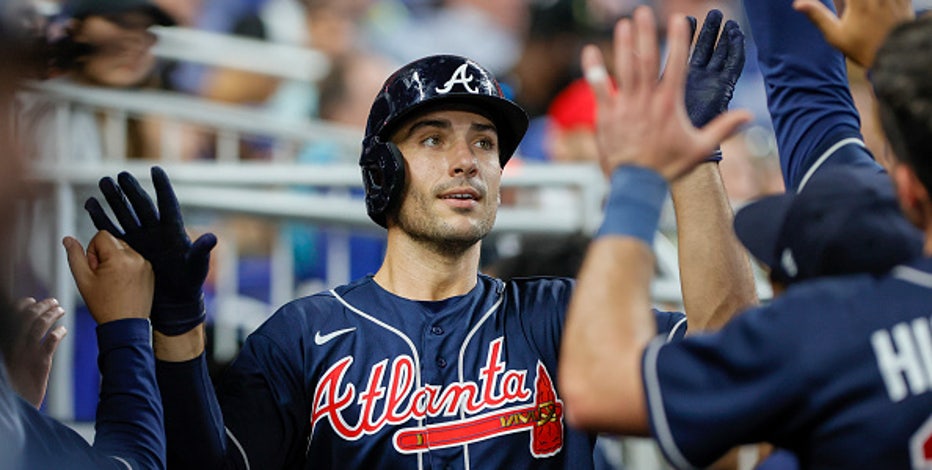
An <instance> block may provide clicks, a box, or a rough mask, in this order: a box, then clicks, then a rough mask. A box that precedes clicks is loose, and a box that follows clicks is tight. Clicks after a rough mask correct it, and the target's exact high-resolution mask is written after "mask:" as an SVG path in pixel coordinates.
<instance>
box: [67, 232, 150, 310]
mask: <svg viewBox="0 0 932 470" xmlns="http://www.w3.org/2000/svg"><path fill="white" fill-rule="evenodd" d="M62 244H63V245H64V246H65V251H66V252H67V253H68V266H69V267H70V268H71V274H72V276H74V280H75V283H76V284H77V285H78V291H79V292H81V297H83V298H84V303H85V304H86V305H87V308H88V310H90V311H91V316H92V317H94V321H96V322H97V323H98V324H102V323H107V322H111V321H114V320H122V319H124V318H149V311H150V309H151V308H152V291H153V288H154V284H155V277H154V275H153V273H152V266H151V265H150V264H149V262H148V261H146V260H145V258H143V257H142V256H141V255H140V254H139V253H136V252H135V251H133V249H132V248H130V247H129V245H127V244H126V243H125V242H123V241H122V240H118V239H117V238H115V237H114V236H113V235H111V234H109V233H107V232H105V231H100V232H97V235H95V236H94V238H92V239H91V242H90V243H88V245H87V252H85V251H84V248H83V247H82V246H81V243H80V242H78V241H77V240H75V239H74V238H72V237H65V239H64V240H62Z"/></svg>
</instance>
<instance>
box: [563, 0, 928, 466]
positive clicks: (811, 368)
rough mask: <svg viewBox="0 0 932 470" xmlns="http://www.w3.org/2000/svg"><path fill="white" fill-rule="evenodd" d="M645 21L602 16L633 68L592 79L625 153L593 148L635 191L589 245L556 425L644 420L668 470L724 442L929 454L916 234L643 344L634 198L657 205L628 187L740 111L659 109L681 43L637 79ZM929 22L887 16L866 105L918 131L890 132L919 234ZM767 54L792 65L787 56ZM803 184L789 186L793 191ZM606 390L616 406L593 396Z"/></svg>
mask: <svg viewBox="0 0 932 470" xmlns="http://www.w3.org/2000/svg"><path fill="white" fill-rule="evenodd" d="M746 3H747V5H746V7H747V11H748V15H749V17H750V18H751V21H752V25H753V26H754V27H755V28H756V27H757V25H758V24H762V23H765V22H766V23H768V24H770V25H771V26H770V27H771V28H773V30H774V31H777V30H778V29H779V30H780V31H782V32H783V34H784V35H785V36H787V39H786V40H787V41H789V42H793V41H796V40H798V41H800V44H805V47H807V48H815V49H818V48H821V47H822V45H820V44H819V43H821V42H822V41H823V40H822V38H821V36H820V35H819V34H818V31H816V30H815V28H814V27H813V26H812V25H810V24H808V22H807V21H806V19H805V17H804V16H803V15H801V14H798V13H796V12H793V11H792V10H791V9H790V4H789V2H785V1H773V2H746ZM752 4H753V5H752ZM758 15H761V16H758ZM763 15H767V16H763ZM649 17H650V13H649V11H648V10H646V9H640V10H639V11H638V12H636V14H635V21H634V25H632V24H631V23H630V22H625V23H624V24H622V25H621V26H619V28H618V29H616V31H617V32H618V33H617V35H616V47H620V48H621V49H622V50H623V52H621V53H618V54H616V56H617V57H616V66H618V67H620V68H624V66H625V65H626V64H629V63H635V64H636V65H638V66H639V68H640V72H641V73H637V72H632V73H629V74H628V75H627V76H626V77H625V78H626V79H625V80H622V86H621V87H620V89H621V90H625V89H627V90H629V91H628V92H624V91H622V92H620V93H618V94H611V93H609V92H608V90H607V87H605V86H604V84H603V85H602V87H601V88H599V90H600V93H599V96H600V98H601V99H600V101H599V105H600V107H605V108H608V109H609V110H610V111H609V113H608V115H611V116H613V118H612V119H606V120H604V121H603V123H602V126H603V127H602V130H603V131H604V132H607V133H609V134H611V135H612V136H613V138H615V139H617V142H618V143H619V147H618V148H624V149H625V150H624V151H618V152H614V153H611V154H606V155H604V156H603V158H605V159H606V160H607V162H608V163H609V164H610V165H611V166H612V167H613V168H615V173H614V175H613V178H614V179H613V187H612V193H613V197H615V198H618V200H622V201H626V200H627V201H631V200H634V201H638V202H640V203H641V204H640V205H637V206H636V205H634V204H626V205H622V204H619V205H616V206H614V207H609V210H613V211H615V213H607V214H606V217H607V218H609V217H627V218H628V220H635V221H636V222H635V223H634V224H631V225H630V226H628V227H619V228H617V229H616V230H615V231H614V232H613V233H612V235H605V236H603V237H600V238H599V239H598V240H596V241H594V242H593V246H592V249H591V251H590V253H589V256H588V257H587V259H586V261H585V262H584V266H583V269H582V271H581V273H580V277H579V282H578V286H577V289H576V291H575V293H574V296H573V300H572V302H571V306H570V313H569V317H568V319H567V321H568V323H567V331H566V333H565V335H564V347H563V350H562V356H561V366H562V369H561V370H562V374H561V376H560V384H561V385H562V388H561V390H562V391H563V398H564V400H565V403H566V405H567V407H566V410H567V416H568V418H569V420H570V422H571V423H575V424H579V425H582V426H584V427H586V428H589V429H606V430H612V431H618V432H623V433H629V434H646V433H648V432H649V431H650V432H651V433H652V434H653V435H655V436H656V437H657V438H658V441H659V442H660V444H661V447H662V449H663V451H664V454H665V455H666V457H667V458H668V459H669V460H670V461H671V462H672V463H673V464H674V465H676V466H677V467H683V468H692V467H696V466H702V465H705V464H707V463H709V462H711V461H712V460H714V459H715V458H716V457H717V456H718V455H720V454H721V453H722V452H724V451H725V450H727V449H729V448H730V447H732V446H733V445H736V444H741V443H748V442H758V441H768V442H772V443H774V444H775V445H777V446H779V447H783V448H786V449H789V450H791V451H793V452H795V453H796V454H797V456H798V457H799V459H800V463H801V465H802V466H803V467H805V468H929V466H930V461H932V456H930V454H929V449H930V448H932V444H930V442H932V439H930V435H932V433H930V429H932V424H930V423H932V421H930V419H929V410H930V409H932V394H930V393H929V391H930V387H932V381H930V380H929V378H930V377H932V375H930V373H929V371H930V370H932V368H930V366H932V362H930V361H929V358H930V357H932V355H930V354H928V352H929V351H932V334H930V330H932V326H930V319H929V316H928V309H927V305H928V302H929V299H930V298H932V295H930V291H929V287H930V286H932V283H930V282H929V280H930V279H932V276H930V274H932V262H930V260H929V259H928V256H929V255H930V251H929V249H928V246H929V240H928V237H927V236H926V239H925V241H924V246H925V249H924V252H923V255H922V256H920V257H917V258H914V259H913V260H910V261H908V262H906V263H904V264H901V265H899V266H897V267H896V268H894V269H893V270H892V271H890V272H889V273H886V274H882V275H873V274H862V275H854V276H847V277H838V278H825V279H819V280H812V281H808V282H804V283H800V284H797V285H794V286H793V287H791V288H790V289H789V290H788V291H787V292H786V293H785V294H784V295H782V296H781V297H780V298H778V299H776V300H774V301H773V302H772V303H771V304H770V305H767V306H764V307H761V308H757V309H752V310H749V311H746V312H744V313H742V314H740V315H737V316H735V317H734V319H733V320H732V321H731V322H730V323H729V324H728V325H727V326H726V327H725V328H723V329H722V330H721V332H719V333H713V334H709V335H703V336H696V337H693V338H686V339H684V340H683V341H681V342H677V343H673V344H668V345H662V344H660V343H657V342H653V341H652V340H651V335H650V331H648V332H647V333H646V334H645V333H644V332H643V330H644V328H645V327H646V328H650V326H651V324H650V323H649V322H646V321H645V320H646V318H645V317H644V316H643V312H640V311H639V306H640V305H641V304H642V303H643V302H646V301H647V300H646V299H647V290H648V285H649V282H650V277H649V275H647V273H649V271H650V270H651V269H652V266H653V262H652V258H651V254H650V251H649V245H646V244H645V243H643V241H642V239H641V238H639V237H638V236H637V233H641V232H643V230H645V229H646V228H649V227H651V226H652V225H651V224H655V223H656V222H655V220H656V218H655V212H654V210H653V209H650V210H645V207H648V208H653V207H655V206H656V204H657V202H656V200H648V201H644V197H643V195H644V194H645V193H647V192H648V191H649V190H650V188H655V187H663V185H664V184H665V180H673V179H675V178H676V177H677V176H678V174H679V173H681V172H682V171H683V169H684V168H689V166H690V164H691V163H692V162H695V161H698V160H700V159H701V158H702V155H703V154H704V152H705V151H707V149H708V148H710V147H712V146H714V145H715V142H717V141H718V139H720V138H722V137H724V136H726V135H728V133H729V132H730V131H732V130H733V129H734V128H735V127H736V126H737V125H739V124H740V123H741V122H742V121H743V120H746V119H748V118H749V116H748V115H743V114H741V113H735V114H726V115H724V116H722V117H720V118H718V120H717V121H713V122H712V123H711V124H710V125H709V126H707V127H705V128H703V129H695V128H693V127H692V126H691V125H689V122H688V121H686V120H685V119H684V118H683V117H682V114H683V112H682V109H676V110H675V111H674V116H676V117H677V119H670V116H669V113H668V112H667V111H668V110H669V108H670V106H669V103H677V101H678V100H676V99H675V97H676V96H677V95H678V94H679V93H682V80H683V78H682V77H683V70H682V69H681V67H679V61H678V60H676V58H677V57H680V56H681V55H683V54H685V52H684V50H683V49H685V48H684V47H682V46H679V47H674V48H673V51H672V52H671V57H670V59H669V61H668V64H669V65H668V67H667V69H666V71H665V72H664V79H663V80H662V81H661V83H660V84H659V85H654V83H653V82H652V81H649V80H646V77H650V76H652V74H653V76H656V69H657V65H656V63H657V62H656V60H657V59H656V54H657V53H656V46H655V45H654V44H653V42H652V41H653V36H654V31H653V28H652V27H651V26H652V25H651V23H650V21H648V18H649ZM929 26H930V25H929V20H928V19H926V20H921V21H917V22H912V23H909V24H907V25H904V26H902V27H900V28H898V29H896V30H894V32H893V33H892V34H891V35H890V37H889V38H888V40H887V43H886V45H885V46H884V47H883V48H881V49H880V51H879V52H878V54H877V61H876V62H875V64H874V67H873V69H872V80H873V83H874V87H875V91H876V93H877V97H878V100H879V103H880V108H881V109H882V110H887V111H888V114H886V116H885V115H884V113H883V112H882V113H881V119H882V122H883V126H884V131H885V133H886V134H887V135H888V136H903V135H904V134H903V131H905V130H906V129H909V131H910V132H916V133H919V134H918V135H917V137H916V138H910V139H906V140H902V141H899V140H898V141H896V142H897V143H895V144H894V146H895V155H893V158H894V159H895V164H894V168H895V169H894V171H893V172H892V175H893V176H894V178H895V179H896V181H897V197H898V199H899V201H900V204H901V206H902V207H903V208H904V209H906V211H907V214H908V215H909V216H910V219H911V220H912V221H913V222H914V223H916V224H917V225H918V226H919V228H920V229H921V230H922V231H923V232H926V233H927V232H928V230H929V222H928V220H929V219H928V218H923V217H919V214H923V213H928V212H927V211H928V210H929V209H930V207H932V200H930V199H929V196H928V190H927V189H926V188H929V187H932V181H929V179H928V178H927V177H926V176H925V175H927V174H928V169H927V166H928V165H929V163H928V162H925V161H923V160H922V158H923V155H924V153H925V152H927V151H928V147H927V146H924V145H923V142H924V141H927V140H928V138H929V135H932V129H930V128H929V122H932V121H930V120H929V117H928V111H927V108H928V104H929V103H930V102H932V96H930V95H929V93H928V90H927V89H924V88H921V87H922V86H924V84H926V83H928V81H929V79H930V73H932V67H930V62H929V60H928V56H927V55H926V54H922V53H920V51H922V50H923V48H924V47H927V45H928V44H929V42H930V40H932V37H930V32H932V28H930V27H929ZM686 30H687V28H686V25H685V24H684V22H682V21H681V20H679V21H677V20H674V21H673V23H672V24H671V39H670V43H671V44H673V45H674V46H677V45H678V44H679V45H681V44H684V43H685V40H684V36H685V31H686ZM754 32H755V34H757V29H755V31H754ZM813 33H814V34H813ZM811 41H816V42H811ZM633 44H637V46H633ZM634 47H637V50H638V52H639V54H638V56H637V59H635V55H634V53H633V50H634ZM907 57H908V58H907ZM775 59H778V58H775ZM779 60H780V61H785V62H782V63H784V64H786V66H787V67H789V68H790V69H792V70H793V71H795V72H797V73H799V72H800V69H798V68H796V67H794V61H795V57H786V56H783V57H780V58H779ZM585 66H586V69H587V70H588V74H589V75H590V76H592V75H593V74H594V75H595V77H596V78H597V77H598V76H599V74H600V73H601V71H600V68H601V67H604V65H602V62H601V57H600V56H599V54H598V52H597V51H596V50H592V49H590V50H588V51H587V52H586V60H585ZM769 86H772V85H769ZM784 91H785V90H784ZM917 103H918V104H919V106H917ZM818 104H821V102H819V103H818ZM676 108H679V106H676ZM833 108H835V107H834V106H833ZM835 109H837V108H835ZM797 114H801V113H799V112H797ZM604 115H605V114H603V116H604ZM797 120H798V122H797V124H798V123H800V122H805V123H806V124H809V126H807V130H811V131H812V132H825V129H821V130H820V128H819V126H818V125H815V124H814V123H813V122H812V121H809V120H806V119H805V118H803V117H801V116H797ZM609 131H610V132H609ZM778 132H779V131H778ZM823 135H830V132H825V134H823ZM811 138H812V137H810V138H808V139H811ZM804 140H807V139H804ZM891 142H893V141H891ZM622 143H624V144H627V145H625V146H623V147H622V146H621V144H622ZM807 143H810V142H808V140H807V142H802V141H801V142H800V145H805V144H807ZM814 148H816V147H814ZM781 150H782V149H781ZM811 153H812V152H809V154H811ZM800 155H801V154H800ZM831 158H832V159H833V158H834V156H833V157H831ZM790 174H792V172H790ZM801 176H802V177H803V178H804V176H805V175H801ZM791 178H793V177H792V176H791ZM812 178H813V182H814V181H815V177H812ZM801 179H802V178H800V180H801ZM618 181H624V182H626V183H627V184H625V185H624V186H621V185H618V184H617V182H618ZM813 184H814V183H813ZM805 194H806V189H805V188H804V189H803V191H802V192H801V194H800V196H802V195H805ZM864 210H870V211H877V210H880V209H878V208H876V207H870V208H868V209H864ZM634 215H638V216H639V217H640V218H638V219H634ZM828 216H832V214H829V215H828ZM789 228H790V229H796V228H797V227H789ZM803 254H804V252H802V251H796V249H795V248H794V247H790V248H789V249H787V250H783V252H781V253H779V254H777V256H778V259H779V263H780V265H781V266H783V267H786V266H793V264H794V263H792V262H789V261H792V260H795V259H797V258H798V257H799V256H801V255H803ZM784 260H788V261H784ZM618 266H625V269H624V270H621V269H618V268H617V267H618ZM797 266H798V265H797ZM790 270H792V268H790ZM606 283H608V284H609V285H611V286H612V287H611V288H606V287H605V284H606ZM620 299H627V302H625V303H622V302H620ZM606 306H611V307H608V308H607V307H606ZM594 345H599V346H600V347H597V346H594ZM604 403H609V404H610V406H613V407H614V408H613V409H611V410H607V409H606V406H599V404H604ZM617 403H625V404H626V406H625V407H624V408H622V407H619V406H617Z"/></svg>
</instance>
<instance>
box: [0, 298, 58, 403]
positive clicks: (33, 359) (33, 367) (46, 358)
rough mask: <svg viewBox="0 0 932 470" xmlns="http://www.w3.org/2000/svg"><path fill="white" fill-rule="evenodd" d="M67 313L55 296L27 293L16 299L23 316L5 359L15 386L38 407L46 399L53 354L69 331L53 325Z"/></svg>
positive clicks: (19, 311)
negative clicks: (35, 295)
mask: <svg viewBox="0 0 932 470" xmlns="http://www.w3.org/2000/svg"><path fill="white" fill-rule="evenodd" d="M64 314H65V311H64V310H62V308H61V307H60V306H59V305H58V300H56V299H53V298H49V299H45V300H42V301H40V302H36V299H33V298H32V297H27V298H24V299H19V301H17V302H16V315H18V316H19V317H20V318H19V321H18V322H16V323H15V324H17V325H19V327H20V329H19V331H18V332H17V333H16V337H15V338H14V340H13V344H12V345H11V346H10V350H9V351H6V354H5V356H4V359H5V362H6V366H7V367H6V368H7V372H9V375H10V383H11V385H12V386H13V389H14V390H16V393H18V394H19V395H20V396H21V397H23V398H25V399H26V401H28V402H29V403H31V404H32V405H33V406H35V407H36V408H39V407H40V406H42V401H43V400H44V399H45V390H46V387H47V386H48V383H49V373H50V372H51V371H52V357H53V356H54V355H55V350H56V349H57V348H58V345H59V344H61V340H62V339H63V338H64V337H65V334H67V330H66V329H65V327H64V326H61V325H59V326H57V327H55V328H52V327H53V325H54V324H55V322H56V321H58V319H60V318H61V317H62V316H63V315H64Z"/></svg>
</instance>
